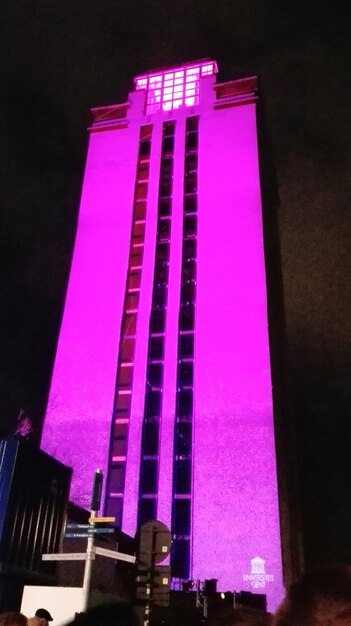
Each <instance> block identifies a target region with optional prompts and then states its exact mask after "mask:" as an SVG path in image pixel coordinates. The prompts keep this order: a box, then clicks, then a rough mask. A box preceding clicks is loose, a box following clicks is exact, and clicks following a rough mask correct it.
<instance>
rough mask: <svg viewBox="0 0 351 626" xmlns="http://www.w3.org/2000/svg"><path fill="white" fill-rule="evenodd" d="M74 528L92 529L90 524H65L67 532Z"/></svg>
mask: <svg viewBox="0 0 351 626" xmlns="http://www.w3.org/2000/svg"><path fill="white" fill-rule="evenodd" d="M75 528H92V526H91V524H75V523H73V522H72V523H68V524H66V529H67V530H73V529H75Z"/></svg>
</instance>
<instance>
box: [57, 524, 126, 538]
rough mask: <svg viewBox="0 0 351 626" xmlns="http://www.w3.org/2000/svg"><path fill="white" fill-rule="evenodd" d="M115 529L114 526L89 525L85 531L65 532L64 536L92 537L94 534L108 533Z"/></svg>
mask: <svg viewBox="0 0 351 626" xmlns="http://www.w3.org/2000/svg"><path fill="white" fill-rule="evenodd" d="M114 532H115V529H114V528H94V527H93V526H90V527H89V528H88V529H87V530H86V531H85V532H77V533H75V532H66V533H65V538H68V539H71V538H72V537H81V538H83V537H85V538H88V537H92V536H94V535H104V534H109V533H114Z"/></svg>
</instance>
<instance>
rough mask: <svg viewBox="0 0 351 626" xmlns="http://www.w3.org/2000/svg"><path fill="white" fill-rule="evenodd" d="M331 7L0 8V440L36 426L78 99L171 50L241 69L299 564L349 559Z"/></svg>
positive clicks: (76, 175) (164, 2) (62, 267)
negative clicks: (258, 153)
mask: <svg viewBox="0 0 351 626" xmlns="http://www.w3.org/2000/svg"><path fill="white" fill-rule="evenodd" d="M348 6H349V2H348V1H341V0H334V1H333V2H323V1H322V0H319V1H315V0H312V1H308V0H304V1H302V0H301V1H300V0H290V1H284V0H281V1H280V2H278V1H274V0H265V1H264V0H216V1H214V0H212V1H210V0H202V1H200V0H192V1H189V2H188V1H185V0H178V1H175V2H174V3H173V4H171V3H170V2H169V0H145V1H144V2H142V1H141V0H129V1H124V2H121V1H120V0H99V1H98V2H97V1H94V2H93V0H33V1H32V2H28V0H12V1H11V0H5V1H4V2H3V3H2V5H1V8H0V12H1V18H0V23H1V30H2V32H0V42H1V43H0V46H1V47H2V50H1V56H0V59H1V61H0V63H1V65H0V67H1V83H0V84H1V98H0V125H1V143H2V150H1V156H0V173H1V186H0V189H1V196H2V201H1V217H2V227H1V250H2V262H1V279H0V282H1V284H0V289H1V310H0V328H1V332H0V336H1V347H0V354H1V358H0V360H1V370H0V397H1V418H0V419H1V430H2V435H6V434H9V433H10V432H11V430H13V428H14V426H15V424H16V421H17V418H18V415H19V413H20V411H21V410H24V411H25V412H26V413H27V415H28V416H29V417H30V418H31V420H32V422H33V425H34V435H35V434H36V433H39V431H40V423H41V419H42V415H43V411H44V409H45V404H46V399H47V394H48V388H49V384H50V377H51V372H52V366H53V359H54V354H55V349H56V342H57V338H58V332H59V327H60V321H61V315H62V311H63V304H64V298H65V290H66V286H67V280H68V276H69V268H70V260H71V255H72V250H73V243H74V236H75V226H76V222H77V212H78V206H79V198H80V190H81V185H82V178H83V173H84V164H85V156H86V149H87V141H88V134H87V132H86V127H87V126H88V124H89V108H90V107H91V106H99V105H104V104H113V103H118V102H123V101H124V100H125V99H126V98H127V94H128V91H130V90H131V89H132V87H133V83H132V78H133V76H135V75H137V74H140V73H143V72H144V71H147V70H150V69H156V68H158V67H160V66H162V67H163V66H167V65H169V66H173V65H176V64H178V63H181V62H184V61H188V60H193V59H198V58H203V57H211V58H214V59H216V60H217V62H218V65H219V77H218V79H219V81H225V80H231V79H234V78H240V77H243V76H248V75H253V74H258V76H259V79H260V93H261V103H262V111H261V114H262V119H263V122H264V127H265V141H266V147H265V151H264V155H267V162H268V161H269V168H268V169H269V170H270V177H271V181H273V183H272V182H271V185H272V186H273V187H272V188H273V192H272V190H271V191H270V195H271V196H273V195H275V201H274V203H273V204H274V207H275V208H274V211H275V212H276V219H277V233H278V234H279V248H280V250H279V251H278V252H279V254H280V260H281V267H280V268H277V269H278V270H279V269H280V270H281V284H280V289H281V294H282V299H281V300H280V303H281V305H282V311H283V314H284V315H283V317H284V328H282V329H281V330H282V331H283V332H282V333H281V335H280V337H281V339H280V343H281V346H280V347H281V352H282V355H283V360H282V361H281V363H280V365H279V367H280V368H281V372H280V374H281V376H280V385H281V393H280V396H281V398H280V402H281V412H282V414H283V417H284V419H286V423H289V424H292V425H293V428H294V432H295V435H294V436H295V440H296V445H295V448H294V450H295V452H294V459H295V471H296V478H297V484H298V485H299V487H300V489H299V491H300V501H301V511H302V530H303V535H304V543H305V551H306V552H305V556H306V563H307V565H310V564H313V563H318V562H319V563H322V562H330V561H348V562H351V419H350V417H351V416H350V395H351V394H350V374H351V359H350V356H351V346H350V332H349V325H350V322H351V306H350V275H351V272H350V255H349V248H350V244H349V242H350V235H351V233H350V230H351V228H350V204H351V203H350V200H351V197H350V191H351V189H350V188H351V185H350V178H351V175H350V172H351V158H350V145H351V136H350V135H351V133H350V130H351V123H350V48H351V46H350V28H349V26H350V17H351V16H350V14H349V10H348ZM279 254H276V257H275V258H276V259H279ZM277 273H278V274H279V272H277ZM278 300H279V298H277V301H278ZM289 428H290V426H289ZM289 432H290V431H289ZM37 436H38V435H37Z"/></svg>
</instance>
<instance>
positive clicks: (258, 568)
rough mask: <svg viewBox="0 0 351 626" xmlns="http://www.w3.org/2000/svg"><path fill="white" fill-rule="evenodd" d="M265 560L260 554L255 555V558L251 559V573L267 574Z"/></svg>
mask: <svg viewBox="0 0 351 626" xmlns="http://www.w3.org/2000/svg"><path fill="white" fill-rule="evenodd" d="M265 562H266V561H265V560H264V559H261V558H260V557H259V556H255V558H254V559H251V574H265V573H266V572H265V571H264V564H265Z"/></svg>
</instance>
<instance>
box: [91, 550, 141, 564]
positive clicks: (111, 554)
mask: <svg viewBox="0 0 351 626" xmlns="http://www.w3.org/2000/svg"><path fill="white" fill-rule="evenodd" d="M95 554H100V556H107V557H108V558H110V559H115V560H116V561H117V560H118V561H126V563H135V561H136V557H135V556H131V555H130V554H123V552H115V551H114V550H106V548H95Z"/></svg>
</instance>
